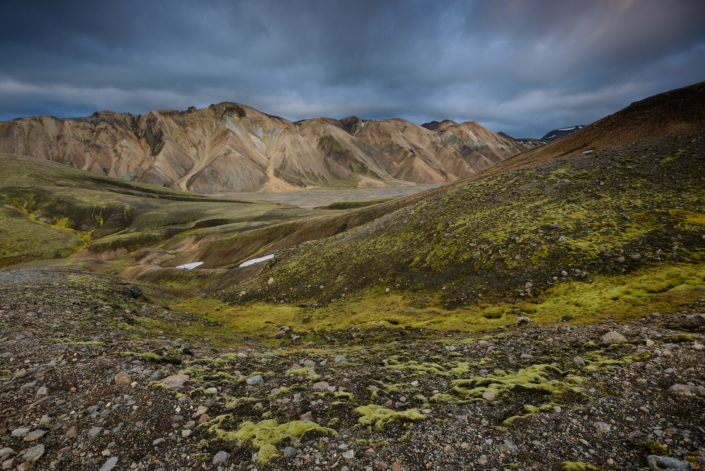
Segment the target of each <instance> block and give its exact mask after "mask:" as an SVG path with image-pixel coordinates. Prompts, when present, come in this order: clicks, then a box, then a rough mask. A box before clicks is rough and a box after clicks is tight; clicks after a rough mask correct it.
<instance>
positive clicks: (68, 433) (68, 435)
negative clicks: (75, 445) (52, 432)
mask: <svg viewBox="0 0 705 471" xmlns="http://www.w3.org/2000/svg"><path fill="white" fill-rule="evenodd" d="M76 435H78V427H76V426H75V425H74V426H73V427H71V428H70V429H68V430H67V431H66V434H65V435H64V438H73V437H75V436H76Z"/></svg>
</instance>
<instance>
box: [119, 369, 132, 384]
mask: <svg viewBox="0 0 705 471" xmlns="http://www.w3.org/2000/svg"><path fill="white" fill-rule="evenodd" d="M130 383H132V378H130V376H129V375H128V374H127V373H125V372H124V371H121V372H119V373H118V374H116V375H115V384H117V385H118V386H129V385H130Z"/></svg>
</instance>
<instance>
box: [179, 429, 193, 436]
mask: <svg viewBox="0 0 705 471" xmlns="http://www.w3.org/2000/svg"><path fill="white" fill-rule="evenodd" d="M191 433H192V431H191V430H188V429H187V430H182V431H181V436H182V437H184V438H188V437H189V436H190V435H191Z"/></svg>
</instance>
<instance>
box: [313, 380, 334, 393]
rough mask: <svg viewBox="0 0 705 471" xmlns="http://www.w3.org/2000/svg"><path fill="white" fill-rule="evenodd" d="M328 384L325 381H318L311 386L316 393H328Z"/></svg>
mask: <svg viewBox="0 0 705 471" xmlns="http://www.w3.org/2000/svg"><path fill="white" fill-rule="evenodd" d="M329 387H330V386H329V384H328V383H327V382H326V381H320V382H318V383H316V384H314V385H313V389H314V390H316V391H328V388H329Z"/></svg>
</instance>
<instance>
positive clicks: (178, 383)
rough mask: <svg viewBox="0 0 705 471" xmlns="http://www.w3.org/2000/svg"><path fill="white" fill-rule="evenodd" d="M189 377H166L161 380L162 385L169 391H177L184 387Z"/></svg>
mask: <svg viewBox="0 0 705 471" xmlns="http://www.w3.org/2000/svg"><path fill="white" fill-rule="evenodd" d="M189 379H190V378H189V375H172V376H167V377H166V378H164V379H163V380H162V383H163V384H164V385H165V386H166V387H168V388H171V389H179V388H183V387H184V383H185V382H186V381H188V380H189Z"/></svg>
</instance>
